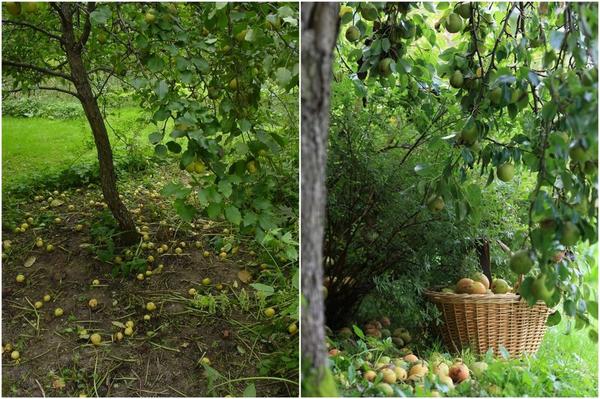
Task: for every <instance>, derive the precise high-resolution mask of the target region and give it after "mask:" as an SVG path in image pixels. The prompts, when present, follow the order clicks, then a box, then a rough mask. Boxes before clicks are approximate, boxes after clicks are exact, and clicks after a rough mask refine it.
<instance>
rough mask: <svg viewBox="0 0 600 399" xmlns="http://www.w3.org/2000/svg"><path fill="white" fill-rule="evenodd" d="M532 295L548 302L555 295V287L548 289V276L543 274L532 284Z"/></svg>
mask: <svg viewBox="0 0 600 399" xmlns="http://www.w3.org/2000/svg"><path fill="white" fill-rule="evenodd" d="M531 293H532V294H533V296H534V297H535V298H536V299H538V300H540V301H544V302H548V301H549V300H550V298H552V295H553V294H554V287H551V288H548V286H547V285H546V275H545V274H541V275H540V276H538V278H536V279H535V280H534V281H533V283H532V284H531Z"/></svg>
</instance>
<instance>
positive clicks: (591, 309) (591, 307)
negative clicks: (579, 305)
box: [587, 301, 598, 320]
mask: <svg viewBox="0 0 600 399" xmlns="http://www.w3.org/2000/svg"><path fill="white" fill-rule="evenodd" d="M587 309H588V313H589V314H590V316H592V317H593V318H594V319H596V320H598V302H596V301H587Z"/></svg>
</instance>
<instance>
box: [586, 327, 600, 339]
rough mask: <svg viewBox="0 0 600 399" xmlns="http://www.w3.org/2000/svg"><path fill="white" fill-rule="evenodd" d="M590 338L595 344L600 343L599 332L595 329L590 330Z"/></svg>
mask: <svg viewBox="0 0 600 399" xmlns="http://www.w3.org/2000/svg"><path fill="white" fill-rule="evenodd" d="M588 337H590V339H591V340H592V341H593V342H598V330H596V329H595V328H590V331H589V332H588Z"/></svg>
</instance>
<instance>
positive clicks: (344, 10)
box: [339, 5, 354, 18]
mask: <svg viewBox="0 0 600 399" xmlns="http://www.w3.org/2000/svg"><path fill="white" fill-rule="evenodd" d="M353 11H354V10H353V9H352V7H350V6H344V5H343V6H341V7H340V13H339V16H340V18H342V17H343V16H344V15H346V14H348V13H352V12H353Z"/></svg>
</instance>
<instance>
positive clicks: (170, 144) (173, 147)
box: [167, 141, 181, 154]
mask: <svg viewBox="0 0 600 399" xmlns="http://www.w3.org/2000/svg"><path fill="white" fill-rule="evenodd" d="M167 148H168V149H169V151H171V152H174V153H175V154H179V153H180V152H181V146H180V145H179V144H177V143H176V142H174V141H168V142H167Z"/></svg>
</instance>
